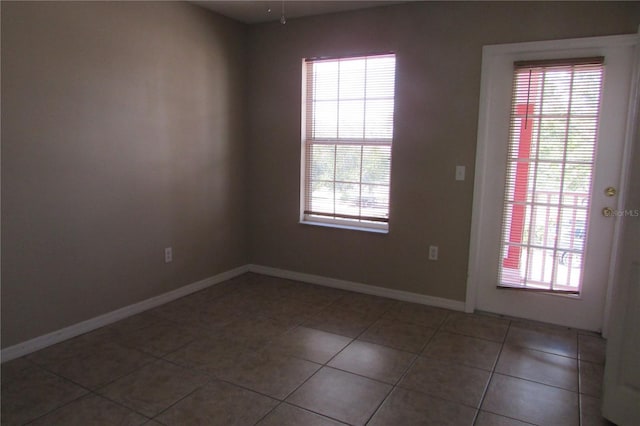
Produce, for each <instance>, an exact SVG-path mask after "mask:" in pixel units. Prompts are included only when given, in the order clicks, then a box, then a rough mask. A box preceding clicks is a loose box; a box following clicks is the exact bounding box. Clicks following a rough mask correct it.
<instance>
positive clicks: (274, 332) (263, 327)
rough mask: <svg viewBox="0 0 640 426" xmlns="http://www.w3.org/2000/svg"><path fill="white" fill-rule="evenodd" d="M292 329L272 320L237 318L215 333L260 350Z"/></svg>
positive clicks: (220, 336)
mask: <svg viewBox="0 0 640 426" xmlns="http://www.w3.org/2000/svg"><path fill="white" fill-rule="evenodd" d="M290 328H291V327H289V326H287V325H283V324H282V323H280V322H278V321H275V320H273V319H271V318H254V317H251V318H249V317H242V318H236V319H235V320H233V321H231V322H230V323H228V324H227V325H225V326H224V327H222V328H220V329H218V330H217V331H216V332H215V336H216V337H219V338H223V339H227V340H230V341H233V342H236V343H239V344H242V345H245V346H247V347H251V348H253V349H259V348H262V347H263V346H265V345H266V344H267V343H269V342H271V341H272V340H274V339H276V338H277V337H279V336H281V335H282V334H284V333H285V332H287V331H288V330H289V329H290Z"/></svg>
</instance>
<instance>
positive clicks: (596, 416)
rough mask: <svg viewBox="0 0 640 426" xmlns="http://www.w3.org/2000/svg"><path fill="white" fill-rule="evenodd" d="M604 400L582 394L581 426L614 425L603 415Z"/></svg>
mask: <svg viewBox="0 0 640 426" xmlns="http://www.w3.org/2000/svg"><path fill="white" fill-rule="evenodd" d="M601 407H602V400H601V399H599V398H596V397H593V396H589V395H580V410H581V411H580V425H581V426H614V424H613V423H611V422H610V421H609V420H607V419H605V418H604V417H602V411H601Z"/></svg>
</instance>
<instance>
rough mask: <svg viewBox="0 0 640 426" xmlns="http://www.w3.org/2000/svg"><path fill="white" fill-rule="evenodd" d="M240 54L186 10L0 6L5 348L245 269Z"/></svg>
mask: <svg viewBox="0 0 640 426" xmlns="http://www.w3.org/2000/svg"><path fill="white" fill-rule="evenodd" d="M245 51H246V49H245V27H244V26H243V25H240V24H238V23H235V22H233V21H231V20H228V19H225V18H221V17H218V16H216V15H214V14H213V13H210V12H208V11H205V10H204V9H201V8H199V7H197V6H194V5H190V4H188V3H164V2H159V3H151V2H147V3H145V2H141V3H133V2H104V3H103V2H87V3H68V2H56V3H31V2H20V3H11V2H5V1H3V2H2V346H3V347H7V346H11V345H13V344H16V343H18V342H21V341H24V340H27V339H30V338H33V337H36V336H39V335H42V334H45V333H47V332H51V331H54V330H57V329H60V328H62V327H65V326H69V325H72V324H74V323H77V322H80V321H82V320H86V319H89V318H92V317H95V316H97V315H100V314H103V313H106V312H109V311H112V310H114V309H117V308H121V307H123V306H126V305H129V304H131V303H135V302H138V301H140V300H144V299H147V298H149V297H152V296H155V295H158V294H161V293H164V292H166V291H169V290H172V289H175V288H178V287H181V286H183V285H186V284H189V283H192V282H194V281H197V280H200V279H203V278H206V277H209V276H211V275H215V274H217V273H220V272H223V271H226V270H229V269H231V268H234V267H236V266H239V265H244V264H246V262H247V258H246V253H247V248H246V237H245V235H246V234H245V229H246V223H245V219H246V218H245V214H246V213H245V212H246V197H245V192H246V191H245V174H246V173H245V164H246V158H245V157H246V152H245V146H244V140H245V136H244V133H243V132H244V129H245V123H244V116H245V105H244V92H243V90H244V83H245V81H244V73H245V66H244V61H245V58H244V54H245ZM167 246H173V249H174V261H173V263H171V264H165V263H164V261H163V248H164V247H167Z"/></svg>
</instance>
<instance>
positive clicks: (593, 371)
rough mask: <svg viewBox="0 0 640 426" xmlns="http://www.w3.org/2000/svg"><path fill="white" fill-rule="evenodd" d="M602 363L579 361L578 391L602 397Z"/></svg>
mask: <svg viewBox="0 0 640 426" xmlns="http://www.w3.org/2000/svg"><path fill="white" fill-rule="evenodd" d="M603 376H604V365H602V364H595V363H593V362H586V361H580V393H584V394H587V395H591V396H595V397H596V398H600V397H602V378H603Z"/></svg>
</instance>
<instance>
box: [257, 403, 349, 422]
mask: <svg viewBox="0 0 640 426" xmlns="http://www.w3.org/2000/svg"><path fill="white" fill-rule="evenodd" d="M343 424H344V423H339V422H336V421H334V420H331V419H329V418H327V417H324V416H321V415H319V414H316V413H312V412H310V411H307V410H303V409H302V408H298V407H294V406H293V405H289V404H286V403H283V404H281V405H279V406H278V407H277V408H276V409H275V410H273V411H272V412H271V413H269V415H268V416H267V417H265V418H264V419H262V420H261V421H260V422H259V423H258V424H257V425H256V426H340V425H343Z"/></svg>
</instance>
